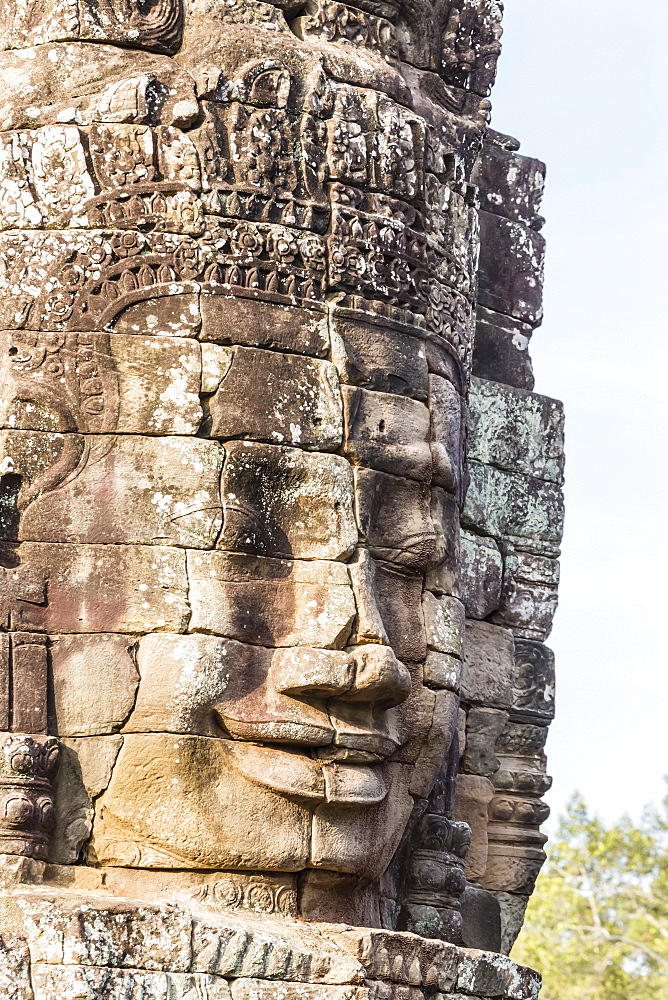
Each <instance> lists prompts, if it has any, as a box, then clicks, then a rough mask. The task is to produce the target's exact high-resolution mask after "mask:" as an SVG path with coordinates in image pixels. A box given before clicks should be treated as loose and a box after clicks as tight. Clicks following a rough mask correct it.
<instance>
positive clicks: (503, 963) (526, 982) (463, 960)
mask: <svg viewBox="0 0 668 1000" xmlns="http://www.w3.org/2000/svg"><path fill="white" fill-rule="evenodd" d="M541 983H542V980H541V977H540V976H539V974H538V973H537V972H534V971H533V969H527V968H525V967H524V966H521V965H515V963H514V962H511V961H510V959H509V958H506V956H505V955H495V954H494V953H493V952H486V951H469V952H468V954H467V953H466V952H464V953H463V954H462V955H461V957H460V960H459V969H458V974H457V990H458V991H459V992H461V993H472V994H473V995H474V996H483V997H503V998H504V1000H537V998H538V993H539V990H540V987H541Z"/></svg>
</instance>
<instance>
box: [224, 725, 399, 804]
mask: <svg viewBox="0 0 668 1000" xmlns="http://www.w3.org/2000/svg"><path fill="white" fill-rule="evenodd" d="M225 743H226V747H227V751H228V753H229V755H230V758H231V760H230V763H231V765H232V766H233V767H234V768H235V770H236V771H238V772H239V773H240V774H243V776H244V777H245V778H247V779H248V780H249V781H252V782H253V783H254V784H257V785H262V786H263V787H265V788H271V789H272V790H273V791H275V792H278V793H279V794H280V795H285V796H287V797H289V798H296V799H300V800H303V801H307V802H309V803H313V804H316V803H330V804H332V805H334V804H338V805H341V806H371V805H377V804H378V803H379V802H382V801H383V799H384V798H385V797H386V795H387V783H386V780H385V774H384V771H383V768H382V766H379V764H378V763H377V762H374V763H373V764H370V763H364V764H360V763H357V762H355V763H352V762H350V763H348V762H345V763H344V762H342V761H340V760H334V761H327V760H314V759H313V758H312V757H310V756H307V754H306V753H304V752H303V751H301V752H300V751H299V750H296V749H287V748H285V747H278V746H275V745H273V746H272V745H268V744H258V743H236V742H234V741H227V740H226V741H225Z"/></svg>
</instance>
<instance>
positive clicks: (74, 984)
mask: <svg viewBox="0 0 668 1000" xmlns="http://www.w3.org/2000/svg"><path fill="white" fill-rule="evenodd" d="M33 981H34V985H35V996H34V1000H52V998H53V997H56V996H62V997H76V998H77V1000H79V998H82V1000H107V998H108V997H112V996H113V997H132V998H134V997H141V1000H230V988H229V985H228V983H227V981H226V980H225V979H221V978H220V977H218V976H209V975H206V974H203V973H180V972H145V971H143V970H138V969H113V968H91V967H90V966H80V965H65V966H50V965H37V966H36V967H35V968H34V971H33Z"/></svg>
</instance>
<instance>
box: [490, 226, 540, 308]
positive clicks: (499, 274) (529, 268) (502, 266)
mask: <svg viewBox="0 0 668 1000" xmlns="http://www.w3.org/2000/svg"><path fill="white" fill-rule="evenodd" d="M544 260H545V239H544V237H543V236H541V235H540V233H537V232H535V231H534V230H533V229H527V228H526V226H523V225H521V224H520V223H518V222H511V221H510V219H504V218H502V217H501V216H499V215H491V214H490V213H489V212H480V265H479V270H478V281H479V285H478V300H479V302H480V303H481V304H482V305H483V306H486V307H487V308H488V309H493V310H494V311H495V312H500V313H506V314H507V315H509V316H513V317H514V318H515V319H519V320H521V321H522V322H524V323H528V324H530V325H531V326H538V324H539V323H540V322H541V320H542V318H543V267H544Z"/></svg>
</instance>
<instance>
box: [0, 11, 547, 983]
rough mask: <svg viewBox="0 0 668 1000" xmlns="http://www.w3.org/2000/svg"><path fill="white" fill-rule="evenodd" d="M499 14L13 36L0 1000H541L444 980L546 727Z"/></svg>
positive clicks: (488, 963) (528, 291) (528, 799)
mask: <svg viewBox="0 0 668 1000" xmlns="http://www.w3.org/2000/svg"><path fill="white" fill-rule="evenodd" d="M500 18H501V6H500V5H499V4H497V3H495V2H493V0H466V2H464V0H452V2H451V3H448V4H445V5H440V6H439V5H436V6H435V7H429V8H428V7H424V8H421V9H420V10H417V9H416V10H414V11H410V12H409V11H408V10H407V8H406V9H405V8H404V6H402V5H400V4H395V3H390V4H389V5H387V4H386V5H385V6H382V5H381V6H377V7H374V8H373V9H372V7H369V5H368V4H366V5H362V6H361V7H360V6H359V5H356V4H355V3H351V4H346V3H338V2H336V3H321V2H320V0H314V2H313V3H311V4H309V5H308V7H307V8H304V9H300V10H297V9H296V8H294V9H293V8H289V7H286V6H285V5H281V4H278V5H277V4H273V3H269V4H268V3H264V2H262V0H231V2H229V3H225V4H223V5H218V6H211V5H209V7H207V6H206V5H203V6H202V5H200V6H194V7H193V6H192V5H190V6H187V5H184V4H182V3H181V2H180V0H161V2H159V3H157V4H154V5H153V6H149V7H141V9H140V7H136V9H135V8H134V7H133V6H132V4H130V5H127V4H126V5H125V6H124V5H122V4H121V5H119V4H114V3H109V2H107V0H102V2H101V3H97V4H93V3H92V2H91V0H74V2H72V3H69V5H66V6H63V4H62V3H59V2H58V0H40V2H39V3H36V4H32V5H31V6H30V9H28V8H27V7H25V5H23V6H22V5H21V4H20V3H14V2H10V3H9V4H8V5H6V9H4V11H3V13H2V15H1V16H0V36H2V44H1V45H0V49H2V51H0V75H1V76H2V79H3V93H2V95H1V96H0V254H1V256H2V260H3V267H2V269H1V273H0V331H3V332H0V384H1V387H2V388H1V389H0V733H2V734H3V735H2V739H1V740H0V765H1V766H0V848H2V850H3V851H5V852H7V853H6V857H7V858H9V860H8V861H6V862H5V863H3V865H2V868H1V874H2V879H1V880H0V881H1V882H2V885H3V889H2V894H3V898H2V900H1V901H0V903H1V905H0V916H1V918H2V919H0V942H1V944H2V947H0V991H2V989H3V988H4V989H5V992H6V993H7V995H8V1000H9V998H11V1000H62V998H67V1000H107V998H109V997H111V996H112V995H113V996H114V997H115V996H116V995H118V996H119V997H120V996H121V995H122V996H123V997H125V998H126V1000H262V998H264V1000H315V998H316V997H323V998H324V1000H327V998H330V1000H427V998H429V1000H432V998H438V1000H450V998H452V997H455V996H458V995H459V996H466V995H468V996H474V997H485V996H489V997H492V996H493V997H495V998H496V997H498V998H499V1000H501V998H503V1000H533V997H534V996H535V993H536V990H537V981H536V979H535V978H532V974H530V973H528V972H527V971H526V970H519V969H517V968H516V967H515V966H513V965H512V963H509V962H507V961H505V960H503V959H500V958H498V957H494V956H492V955H487V954H474V953H469V952H462V951H460V950H458V949H457V948H456V947H455V945H453V944H449V943H447V942H448V941H454V942H459V941H460V940H465V941H471V940H472V939H473V936H472V935H473V930H472V929H471V926H467V924H470V923H471V922H475V920H477V919H478V918H477V917H475V915H474V914H473V909H475V908H473V909H472V908H471V907H469V909H468V911H467V908H466V906H464V907H463V909H462V907H461V902H460V901H461V899H462V896H463V894H464V893H465V889H466V877H467V873H468V877H469V878H470V879H475V880H476V881H477V882H479V883H480V885H481V886H483V888H480V887H478V888H475V887H474V888H470V889H469V890H467V891H468V897H467V896H466V895H464V898H465V899H466V898H468V899H473V898H474V897H475V898H476V899H478V900H479V901H480V900H482V901H483V903H484V904H485V906H486V907H487V910H486V911H485V912H487V911H489V910H490V908H491V910H493V911H494V912H495V913H496V909H497V908H498V909H499V911H501V910H502V911H503V914H505V916H504V923H503V927H504V930H503V936H504V942H505V943H506V944H507V942H508V941H509V940H510V938H511V937H512V934H513V933H514V928H515V927H516V926H517V925H518V923H519V920H520V913H521V911H522V906H521V905H520V904H519V903H518V902H517V900H520V901H525V900H526V898H527V896H528V893H529V892H530V891H531V887H532V885H533V880H534V879H535V876H536V873H537V871H538V868H539V866H540V863H541V862H542V859H543V857H544V853H543V851H542V845H543V836H542V834H540V831H539V825H540V823H541V822H542V820H543V819H544V818H545V815H546V807H545V806H544V804H543V802H542V800H541V796H542V795H543V794H544V792H545V791H546V789H547V787H549V778H547V777H546V775H545V757H544V753H543V747H544V743H545V735H546V731H547V725H548V724H549V722H550V720H551V717H552V710H553V704H554V683H553V663H552V659H551V654H550V653H549V650H547V648H546V647H544V646H542V641H543V640H544V638H545V637H546V636H547V634H548V632H549V629H550V627H551V621H552V616H553V614H554V609H555V605H556V587H557V582H558V575H557V567H556V562H555V559H556V556H557V554H558V547H559V541H560V533H561V525H562V497H561V479H562V469H563V456H562V416H561V410H560V407H559V405H558V404H556V403H555V402H554V401H551V400H547V399H545V398H544V397H540V396H537V395H535V394H533V393H532V392H531V391H530V390H532V389H533V377H532V374H531V364H530V359H529V358H528V353H527V346H528V343H529V338H530V336H531V334H532V331H533V328H534V326H536V325H537V324H538V322H539V321H540V317H541V315H542V306H541V284H542V259H543V251H544V246H543V239H542V237H541V236H540V235H539V232H538V230H539V229H540V225H541V220H540V217H539V216H538V214H537V212H538V207H539V201H540V195H541V191H542V179H543V176H544V172H543V169H542V166H541V165H540V164H539V163H538V161H534V160H530V159H529V158H527V157H523V156H519V155H518V154H517V144H516V143H514V141H513V140H511V139H509V138H508V137H504V136H500V135H498V134H497V133H494V132H493V131H492V130H491V129H489V127H488V124H487V119H488V108H489V106H488V103H487V101H486V97H487V95H488V93H489V90H490V87H491V85H492V83H493V79H494V73H495V66H496V60H497V57H498V54H499V50H500V44H499V39H500V31H501V28H500ZM480 206H482V211H481V210H480ZM476 321H477V333H475V336H474V330H475V327H476ZM472 374H474V375H477V376H482V378H474V379H473V381H471V375H472ZM484 380H486V381H484ZM527 390H529V391H527ZM469 406H470V416H469V409H468V407H469ZM467 434H468V437H469V441H468V453H469V458H468V461H466V459H465V456H466V445H467V441H466V438H467ZM469 480H470V482H471V485H470V488H468V490H467V487H468V484H469ZM467 493H468V495H466V494H467ZM462 507H463V515H462V517H463V524H464V528H465V530H464V532H463V533H462V534H461V535H460V525H459V522H460V514H461V512H462ZM465 616H468V618H469V622H468V625H466V624H465ZM514 640H516V645H515V648H514V655H513V641H514ZM55 737H57V740H56V741H54V738H55ZM58 740H59V743H58ZM58 764H59V766H60V769H59V770H58ZM458 772H459V776H458ZM456 785H457V791H456V792H455V786H456ZM17 810H18V811H17ZM464 820H466V821H468V823H470V825H471V828H472V829H471V830H469V828H468V826H467V825H466V823H465V822H464ZM470 841H471V842H472V846H471V850H470V852H469V856H468V862H467V861H466V854H467V850H468V847H469V842H470ZM12 857H14V858H21V859H22V860H23V862H25V863H23V864H17V862H16V860H14V861H12V860H11V859H12ZM47 861H48V864H47V863H46V862H47ZM467 864H468V868H466V866H467ZM494 893H496V894H497V895H494ZM476 894H477V895H476ZM501 900H503V905H502V902H501ZM467 913H468V915H467ZM472 914H473V915H472ZM297 917H307V918H308V921H304V920H295V919H294V918H297ZM323 919H325V920H327V921H330V922H331V923H330V924H328V925H324V924H322V923H321V921H322V920H323ZM337 921H338V923H336V922H337ZM397 928H401V932H398V931H397ZM495 928H496V924H495ZM497 930H498V928H496V929H495V932H494V933H495V935H496V936H495V937H494V940H493V942H492V943H493V944H495V946H498V947H501V941H500V934H499V933H496V931H497ZM414 931H415V932H417V933H412V932H414ZM476 940H477V941H478V943H481V944H487V943H488V942H489V941H490V940H492V937H491V936H488V937H484V935H483V936H482V937H480V936H479V937H478V938H477V939H476ZM3 977H4V979H3Z"/></svg>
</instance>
